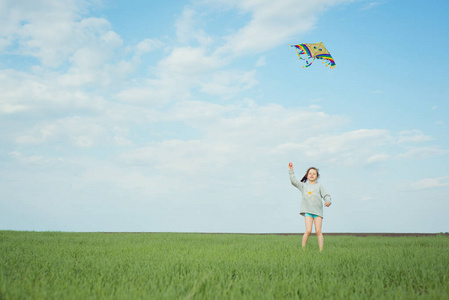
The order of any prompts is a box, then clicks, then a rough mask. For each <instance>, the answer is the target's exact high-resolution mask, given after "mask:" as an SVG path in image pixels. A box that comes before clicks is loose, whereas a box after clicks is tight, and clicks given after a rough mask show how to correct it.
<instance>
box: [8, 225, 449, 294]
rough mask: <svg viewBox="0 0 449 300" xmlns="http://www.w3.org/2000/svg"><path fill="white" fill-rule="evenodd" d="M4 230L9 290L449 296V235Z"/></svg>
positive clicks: (95, 292)
mask: <svg viewBox="0 0 449 300" xmlns="http://www.w3.org/2000/svg"><path fill="white" fill-rule="evenodd" d="M300 240H301V238H300V236H291V235H290V236H279V235H237V234H182V233H156V234H148V233H114V234H107V233H59V232H14V231H0V299H295V298H296V299H301V298H304V299H305V298H307V299H324V298H326V299H448V298H449V297H448V295H449V237H448V236H443V235H440V236H428V237H378V236H377V237H376V236H373V237H354V236H325V246H324V250H323V252H321V253H320V252H319V251H318V245H317V242H316V237H315V236H311V237H310V239H309V244H308V248H307V249H306V250H305V251H303V250H302V249H301V245H300V243H301V241H300Z"/></svg>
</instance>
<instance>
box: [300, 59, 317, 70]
mask: <svg viewBox="0 0 449 300" xmlns="http://www.w3.org/2000/svg"><path fill="white" fill-rule="evenodd" d="M314 61H315V58H314V59H312V61H311V62H309V59H307V60H306V65H305V66H302V67H303V68H308V67H310V65H311V64H313V62H314Z"/></svg>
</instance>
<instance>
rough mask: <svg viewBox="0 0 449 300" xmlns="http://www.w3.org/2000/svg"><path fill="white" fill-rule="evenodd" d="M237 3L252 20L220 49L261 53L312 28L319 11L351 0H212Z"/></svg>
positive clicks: (235, 53)
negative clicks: (299, 0)
mask: <svg viewBox="0 0 449 300" xmlns="http://www.w3.org/2000/svg"><path fill="white" fill-rule="evenodd" d="M210 2H212V3H214V2H218V3H222V4H227V5H229V6H234V7H236V8H237V9H239V10H241V11H243V12H246V13H250V14H251V15H252V19H251V21H250V22H249V23H248V24H247V25H245V26H244V27H243V28H240V29H239V30H238V31H237V32H236V33H235V34H232V35H229V36H228V37H227V38H226V40H227V42H226V44H225V45H224V46H223V47H221V48H220V49H218V50H217V53H220V54H222V53H230V54H233V55H238V56H240V55H244V54H248V53H260V52H263V51H266V50H269V49H272V48H274V47H276V46H278V45H281V44H285V43H295V42H296V41H290V40H291V39H293V38H294V37H295V36H297V35H298V34H300V33H305V32H307V31H308V30H310V29H312V28H313V26H314V25H315V23H316V22H317V15H318V14H319V13H321V12H323V11H325V10H326V9H328V8H330V7H331V6H333V5H336V4H339V3H345V2H350V1H345V0H342V1H338V0H324V1H301V2H300V3H298V1H297V0H282V1H269V0H264V1H252V0H246V1H210Z"/></svg>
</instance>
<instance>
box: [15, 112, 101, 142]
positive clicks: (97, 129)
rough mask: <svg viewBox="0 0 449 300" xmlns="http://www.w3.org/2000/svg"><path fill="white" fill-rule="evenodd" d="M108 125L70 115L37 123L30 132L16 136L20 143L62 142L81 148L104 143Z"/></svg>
mask: <svg viewBox="0 0 449 300" xmlns="http://www.w3.org/2000/svg"><path fill="white" fill-rule="evenodd" d="M105 129H106V126H104V125H103V124H97V122H96V120H94V119H88V118H81V117H69V118H65V119H60V120H56V121H52V122H49V121H46V122H42V123H40V124H37V125H35V126H34V127H33V128H31V129H29V130H28V132H26V133H24V134H22V135H19V136H17V137H16V142H17V143H18V144H24V145H38V144H60V145H64V144H67V145H71V146H77V147H80V148H90V147H93V146H95V145H99V144H101V143H104V139H105V138H106V134H105Z"/></svg>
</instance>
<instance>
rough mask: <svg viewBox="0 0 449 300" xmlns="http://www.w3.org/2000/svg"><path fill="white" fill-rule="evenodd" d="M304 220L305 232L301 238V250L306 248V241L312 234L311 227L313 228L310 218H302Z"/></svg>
mask: <svg viewBox="0 0 449 300" xmlns="http://www.w3.org/2000/svg"><path fill="white" fill-rule="evenodd" d="M304 220H305V222H306V231H305V232H304V235H303V236H302V248H305V247H306V244H307V240H308V239H309V235H310V234H311V233H312V226H313V218H312V217H304ZM315 226H316V225H315Z"/></svg>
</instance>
